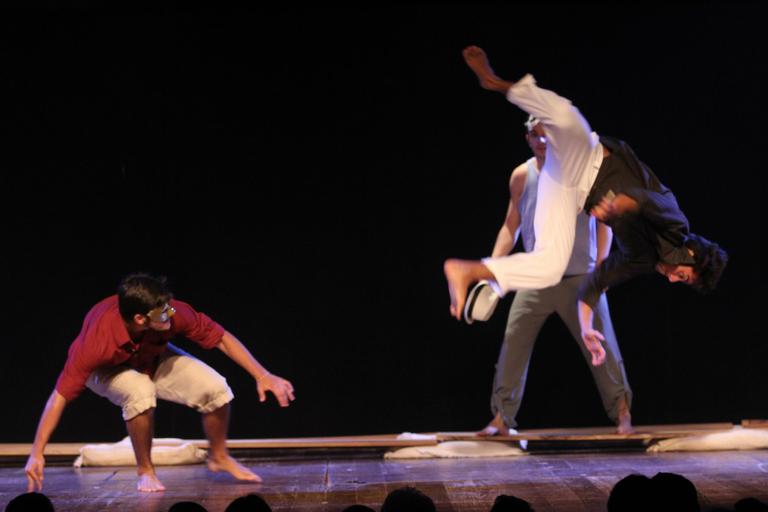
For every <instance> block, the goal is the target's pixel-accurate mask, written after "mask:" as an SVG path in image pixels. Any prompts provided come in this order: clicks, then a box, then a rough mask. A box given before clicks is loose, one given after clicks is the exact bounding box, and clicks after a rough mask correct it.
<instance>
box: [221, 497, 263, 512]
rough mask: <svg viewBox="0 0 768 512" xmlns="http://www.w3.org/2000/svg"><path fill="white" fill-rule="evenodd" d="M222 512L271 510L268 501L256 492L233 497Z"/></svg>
mask: <svg viewBox="0 0 768 512" xmlns="http://www.w3.org/2000/svg"><path fill="white" fill-rule="evenodd" d="M224 512H272V507H270V506H269V503H267V502H266V501H265V500H264V498H262V497H261V496H259V495H258V494H255V493H251V494H246V495H245V496H240V497H239V498H236V499H234V500H233V501H232V503H230V504H229V505H228V506H227V508H226V509H224Z"/></svg>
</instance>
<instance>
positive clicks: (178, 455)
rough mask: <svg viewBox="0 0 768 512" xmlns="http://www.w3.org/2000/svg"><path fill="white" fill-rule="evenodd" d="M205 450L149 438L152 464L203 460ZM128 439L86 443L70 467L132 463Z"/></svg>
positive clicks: (173, 441) (181, 440)
mask: <svg viewBox="0 0 768 512" xmlns="http://www.w3.org/2000/svg"><path fill="white" fill-rule="evenodd" d="M206 456H207V453H206V451H205V450H201V449H200V448H198V447H196V446H195V445H193V444H192V443H190V442H189V441H184V440H183V439H174V438H162V439H153V440H152V463H153V464H155V465H156V466H173V465H177V464H199V463H201V462H204V461H205V458H206ZM135 465H136V456H135V455H134V453H133V447H132V446H131V439H130V438H129V437H125V438H124V439H123V440H122V441H120V442H118V443H112V444H87V445H85V446H83V447H82V448H80V456H79V457H78V458H77V459H76V460H75V463H74V466H75V467H76V468H79V467H81V466H135Z"/></svg>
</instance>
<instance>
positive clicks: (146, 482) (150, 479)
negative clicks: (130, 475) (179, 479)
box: [136, 473, 165, 492]
mask: <svg viewBox="0 0 768 512" xmlns="http://www.w3.org/2000/svg"><path fill="white" fill-rule="evenodd" d="M136 489H138V490H139V491H141V492H161V491H164V490H165V486H164V485H163V484H162V483H161V482H160V480H159V479H158V478H157V475H156V474H154V473H144V474H141V475H139V482H138V483H137V484H136Z"/></svg>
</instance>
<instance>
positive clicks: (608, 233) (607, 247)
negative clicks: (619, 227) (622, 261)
mask: <svg viewBox="0 0 768 512" xmlns="http://www.w3.org/2000/svg"><path fill="white" fill-rule="evenodd" d="M595 222H597V265H600V264H601V263H602V262H603V260H604V259H605V258H607V257H608V254H609V253H610V252H611V243H612V242H613V230H612V229H611V228H610V227H608V226H607V225H606V224H603V223H602V222H600V221H599V220H595Z"/></svg>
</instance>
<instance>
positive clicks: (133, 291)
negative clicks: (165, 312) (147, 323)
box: [117, 273, 173, 322]
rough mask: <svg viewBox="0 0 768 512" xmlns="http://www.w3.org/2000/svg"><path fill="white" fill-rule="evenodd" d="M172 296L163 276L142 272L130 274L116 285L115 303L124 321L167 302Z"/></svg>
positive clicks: (144, 313) (128, 320)
mask: <svg viewBox="0 0 768 512" xmlns="http://www.w3.org/2000/svg"><path fill="white" fill-rule="evenodd" d="M172 298H173V294H172V293H171V291H170V290H169V289H168V285H167V284H166V279H165V277H163V276H159V277H156V276H152V275H149V274H144V273H136V274H130V275H127V276H125V277H124V278H123V280H122V281H120V284H119V285H118V287H117V305H118V309H119V310H120V316H122V317H123V319H124V320H125V321H126V322H130V321H131V320H133V316H134V315H146V314H147V313H148V312H150V311H151V310H153V309H155V308H159V307H161V306H163V305H165V304H167V303H168V302H169V301H170V300H171V299H172Z"/></svg>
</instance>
